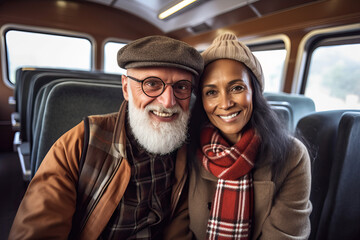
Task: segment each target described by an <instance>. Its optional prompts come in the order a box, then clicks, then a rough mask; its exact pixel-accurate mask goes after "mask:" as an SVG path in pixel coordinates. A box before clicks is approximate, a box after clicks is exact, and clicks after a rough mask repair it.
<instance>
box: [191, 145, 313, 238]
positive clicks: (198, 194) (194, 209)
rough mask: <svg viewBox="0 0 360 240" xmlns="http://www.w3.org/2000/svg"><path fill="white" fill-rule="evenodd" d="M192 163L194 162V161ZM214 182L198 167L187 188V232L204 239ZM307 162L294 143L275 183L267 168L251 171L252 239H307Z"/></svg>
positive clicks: (308, 177) (308, 163)
mask: <svg viewBox="0 0 360 240" xmlns="http://www.w3.org/2000/svg"><path fill="white" fill-rule="evenodd" d="M194 161H195V160H194ZM216 182H217V179H216V177H214V176H213V175H211V174H209V173H208V172H207V171H206V170H205V169H204V168H203V167H200V174H199V176H198V177H197V176H196V175H195V171H193V172H192V174H191V177H190V185H189V201H188V202H189V206H188V208H189V209H188V210H189V216H190V229H191V230H192V231H193V232H194V234H195V236H196V238H197V239H205V236H206V225H207V220H208V217H209V213H210V211H209V205H210V204H211V202H212V201H213V196H214V193H215V189H216ZM310 185H311V175H310V159H309V156H308V152H307V150H306V148H305V146H304V145H303V144H302V143H301V142H300V141H298V140H296V139H295V140H294V148H293V151H292V153H291V154H290V156H289V158H288V161H287V163H286V165H285V168H284V169H283V170H282V171H281V173H280V175H279V176H278V178H277V179H276V180H275V181H272V180H271V171H270V169H269V168H268V167H260V168H258V169H255V171H254V198H255V205H254V206H255V207H254V209H255V210H254V211H255V212H254V219H253V223H254V224H253V234H252V239H266V240H271V239H276V240H281V239H307V238H308V236H309V234H310V220H309V215H310V213H311V210H312V206H311V203H310V201H309V195H310Z"/></svg>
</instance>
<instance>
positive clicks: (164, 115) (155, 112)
mask: <svg viewBox="0 0 360 240" xmlns="http://www.w3.org/2000/svg"><path fill="white" fill-rule="evenodd" d="M152 112H153V113H154V114H155V115H156V116H159V117H171V116H172V115H174V113H166V112H158V111H152Z"/></svg>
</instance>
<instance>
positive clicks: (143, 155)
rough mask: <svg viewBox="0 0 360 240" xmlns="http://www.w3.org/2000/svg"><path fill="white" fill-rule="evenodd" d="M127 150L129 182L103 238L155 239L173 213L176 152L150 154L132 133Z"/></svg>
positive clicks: (129, 136)
mask: <svg viewBox="0 0 360 240" xmlns="http://www.w3.org/2000/svg"><path fill="white" fill-rule="evenodd" d="M128 127H129V126H128ZM126 152H127V155H128V161H129V163H130V165H131V178H130V182H129V185H128V187H127V188H126V191H125V193H124V196H123V198H122V199H121V201H120V204H119V205H118V207H117V209H116V210H115V212H114V214H113V216H112V217H111V219H110V221H109V223H108V224H107V226H106V229H105V230H104V232H103V233H102V234H101V239H155V238H157V237H156V236H158V235H160V234H161V233H162V231H161V229H162V225H163V224H164V222H165V219H167V218H168V217H169V216H170V209H171V207H170V199H171V187H172V179H173V178H172V176H173V175H172V174H173V172H174V167H175V166H174V161H175V157H176V155H175V154H169V155H164V156H159V155H153V154H149V153H147V152H146V151H145V150H144V149H143V148H142V147H140V146H139V145H138V143H137V142H136V140H135V139H134V137H133V136H132V135H131V134H129V132H127V146H126Z"/></svg>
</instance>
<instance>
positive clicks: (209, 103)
mask: <svg viewBox="0 0 360 240" xmlns="http://www.w3.org/2000/svg"><path fill="white" fill-rule="evenodd" d="M202 56H203V58H204V61H205V69H204V74H203V76H202V78H201V85H200V96H201V98H199V100H197V103H196V106H195V109H194V111H193V119H195V120H193V121H192V124H191V128H192V131H191V133H192V135H191V136H192V142H191V143H190V146H191V148H192V149H191V151H190V156H189V158H190V159H191V161H192V165H193V167H192V169H193V171H192V173H191V177H190V187H189V216H190V229H191V230H192V231H193V232H194V234H195V236H196V237H197V238H198V239H212V238H213V237H215V236H220V235H226V236H227V237H228V238H229V239H257V238H258V237H259V236H261V237H262V238H264V239H281V238H288V239H307V238H308V237H309V234H310V218H309V217H310V213H311V203H310V200H309V197H310V183H311V176H310V158H309V155H308V153H307V150H306V148H305V146H304V145H303V144H302V143H301V142H300V141H299V140H297V139H295V138H293V137H291V136H290V134H289V133H288V132H287V131H286V130H285V129H284V128H282V127H281V124H280V121H279V119H278V118H277V117H276V115H275V113H274V112H273V110H272V109H271V108H270V106H269V104H268V103H267V102H266V100H265V98H264V97H263V95H262V88H263V73H262V69H261V65H260V63H259V62H258V60H257V59H256V57H255V56H254V55H253V54H252V53H251V52H250V50H249V49H248V48H247V47H246V46H245V45H244V44H242V43H241V42H239V41H238V39H237V38H236V36H235V35H233V34H231V33H224V34H222V35H220V36H218V37H217V38H216V39H215V40H214V41H213V43H212V45H210V46H209V47H208V48H207V49H206V50H205V51H204V52H203V53H202ZM201 113H203V115H205V114H206V116H207V117H204V116H202V117H201V116H199V115H201ZM198 119H204V120H203V122H199V120H198ZM198 124H199V125H200V128H199V125H198ZM195 153H196V154H195ZM264 186H266V188H267V191H266V192H269V194H265V193H264V192H263V191H264V188H263V187H264ZM290 186H292V188H290ZM294 186H296V187H294ZM290 196H291V197H290ZM269 203H272V204H271V209H270V210H269V209H267V208H264V206H269ZM284 205H286V206H287V208H283V207H282V206H284ZM299 212H301V214H299ZM279 229H281V230H279ZM289 236H292V237H289Z"/></svg>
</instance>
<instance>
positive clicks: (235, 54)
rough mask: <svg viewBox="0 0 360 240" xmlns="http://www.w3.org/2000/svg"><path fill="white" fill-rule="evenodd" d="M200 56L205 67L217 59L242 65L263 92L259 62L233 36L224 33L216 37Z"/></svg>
mask: <svg viewBox="0 0 360 240" xmlns="http://www.w3.org/2000/svg"><path fill="white" fill-rule="evenodd" d="M201 55H202V57H203V58H204V63H205V66H206V65H208V64H210V63H211V62H213V61H215V60H218V59H232V60H235V61H238V62H241V63H243V64H244V65H245V66H247V67H248V68H249V69H250V70H251V71H252V73H253V74H254V75H255V77H256V79H257V81H258V82H259V85H260V87H261V90H262V91H264V74H263V71H262V68H261V65H260V62H259V61H258V59H257V58H256V57H255V56H254V54H252V52H251V51H250V49H249V48H248V47H247V46H246V45H245V44H244V43H242V42H240V41H239V40H238V39H237V37H236V36H235V35H234V34H232V33H224V34H222V35H220V36H218V37H217V38H215V40H214V41H213V42H212V44H211V45H210V46H209V47H208V48H207V49H206V50H205V51H204V52H202V53H201Z"/></svg>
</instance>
